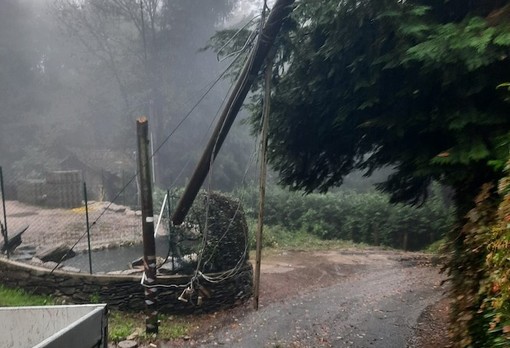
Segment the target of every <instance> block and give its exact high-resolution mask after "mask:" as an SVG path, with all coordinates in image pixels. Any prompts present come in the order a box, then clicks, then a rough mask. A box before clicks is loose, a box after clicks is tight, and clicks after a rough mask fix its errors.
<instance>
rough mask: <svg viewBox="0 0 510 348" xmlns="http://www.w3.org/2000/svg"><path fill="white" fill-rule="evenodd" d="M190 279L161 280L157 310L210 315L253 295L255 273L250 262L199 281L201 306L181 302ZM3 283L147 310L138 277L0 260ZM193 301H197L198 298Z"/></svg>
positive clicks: (72, 299)
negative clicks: (230, 273) (231, 272)
mask: <svg viewBox="0 0 510 348" xmlns="http://www.w3.org/2000/svg"><path fill="white" fill-rule="evenodd" d="M224 274H227V273H224ZM220 275H221V273H218V274H209V276H212V277H214V276H220ZM190 279H191V278H190V277H189V276H160V277H158V284H161V285H164V287H160V288H159V291H158V303H159V304H158V307H159V309H160V311H161V312H162V313H199V312H210V311H214V310H217V309H220V308H228V307H231V306H234V305H237V304H239V303H241V302H243V301H245V300H247V299H248V298H249V297H250V296H251V295H252V282H253V271H252V266H251V264H249V263H246V264H245V266H243V267H242V268H241V269H240V271H239V272H238V273H237V274H235V275H234V276H232V277H228V278H227V279H226V280H224V281H222V282H219V283H211V282H208V281H206V280H205V279H200V280H199V283H200V286H202V287H203V290H202V292H201V294H202V301H201V302H202V303H201V305H196V304H192V303H190V302H195V303H196V302H197V301H190V302H183V301H180V300H178V298H179V296H180V295H181V294H182V292H183V290H184V289H185V286H186V284H188V283H189V281H190ZM0 282H1V284H2V285H4V286H6V287H11V288H21V289H25V290H26V291H28V292H30V293H34V294H43V295H53V296H55V297H57V298H61V299H65V300H66V302H70V303H76V304H83V303H91V302H98V303H107V304H108V306H110V307H111V308H116V309H120V310H124V311H140V310H143V309H144V307H145V305H144V291H143V290H144V289H143V287H142V285H141V284H140V276H139V275H90V274H83V273H71V272H64V271H61V270H55V271H54V272H53V273H51V270H49V269H47V268H42V267H38V266H33V265H29V264H26V263H22V262H15V261H10V260H7V259H5V258H0ZM195 288H196V287H195ZM192 299H195V300H196V295H195V296H193V297H192Z"/></svg>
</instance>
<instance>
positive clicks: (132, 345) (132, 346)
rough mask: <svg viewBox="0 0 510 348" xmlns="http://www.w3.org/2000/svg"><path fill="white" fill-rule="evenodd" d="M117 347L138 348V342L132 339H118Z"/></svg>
mask: <svg viewBox="0 0 510 348" xmlns="http://www.w3.org/2000/svg"><path fill="white" fill-rule="evenodd" d="M117 347H118V348H138V342H136V341H133V340H125V341H120V342H119V343H118V344H117Z"/></svg>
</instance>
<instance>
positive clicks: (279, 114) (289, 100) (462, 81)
mask: <svg viewBox="0 0 510 348" xmlns="http://www.w3.org/2000/svg"><path fill="white" fill-rule="evenodd" d="M508 12H509V5H508V1H481V0H480V1H468V2H466V1H443V0H436V1H433V0H412V1H396V0H366V1H361V2H360V1H356V0H345V1H341V2H338V1H321V2H316V1H311V2H307V1H301V2H298V3H297V6H296V8H295V10H294V12H293V15H292V18H290V19H289V21H288V22H287V24H286V31H285V33H284V35H282V37H281V46H280V47H281V48H280V51H279V54H278V55H277V63H278V64H276V68H275V69H274V71H273V74H274V82H273V86H274V87H273V90H272V100H271V110H272V112H271V126H270V131H269V139H270V143H269V147H270V150H269V154H270V155H269V156H270V157H269V160H270V163H271V164H272V166H273V168H274V169H276V170H277V171H278V173H279V175H280V179H281V181H282V183H283V184H285V185H288V186H290V187H291V188H293V189H303V190H305V191H307V192H311V191H314V190H319V191H326V190H328V189H329V188H331V187H332V186H336V185H340V184H341V183H342V180H343V178H344V176H345V175H346V174H348V173H349V172H351V171H352V170H354V169H362V170H364V171H365V172H366V173H368V174H370V173H371V172H373V171H374V170H376V169H378V168H381V167H386V166H390V167H394V169H395V172H394V173H393V174H392V175H390V177H389V178H388V180H387V181H386V182H384V183H382V184H381V188H382V189H384V190H385V191H387V192H390V193H391V194H392V197H393V200H394V201H407V202H412V203H416V202H419V201H420V200H421V199H422V198H423V197H424V196H425V195H426V192H427V187H428V186H429V183H430V182H431V181H432V180H438V181H441V182H442V183H445V184H448V185H450V186H453V187H454V188H455V189H456V190H457V193H458V194H460V193H461V191H467V190H472V189H473V187H475V186H476V185H479V184H481V183H482V182H485V181H487V180H491V179H494V178H496V177H498V176H499V175H500V174H501V173H500V171H501V169H502V167H503V164H504V161H505V159H506V158H507V156H508V149H509V147H508V146H509V137H508V130H509V129H510V118H508V105H507V104H505V102H504V100H503V99H504V98H502V96H501V95H500V93H499V92H498V91H497V90H496V86H498V85H499V84H501V83H503V82H505V81H506V80H508V76H509V75H510V58H509V56H508V55H509V48H510V16H508V15H507V14H508ZM258 117H259V115H258V114H255V116H254V124H257V123H258ZM472 195H474V192H472V193H471V196H472Z"/></svg>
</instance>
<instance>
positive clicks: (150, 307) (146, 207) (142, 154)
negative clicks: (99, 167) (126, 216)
mask: <svg viewBox="0 0 510 348" xmlns="http://www.w3.org/2000/svg"><path fill="white" fill-rule="evenodd" d="M136 134H137V139H138V175H139V180H140V204H141V206H142V229H143V266H144V267H143V268H144V275H145V281H144V282H143V284H144V285H146V286H145V307H146V311H147V313H146V317H145V332H146V333H147V334H157V333H158V307H157V301H156V300H157V291H158V288H157V287H152V286H154V285H156V243H155V240H154V211H153V208H152V184H151V169H150V161H149V156H150V154H149V122H148V121H147V118H146V117H140V118H139V119H138V120H136Z"/></svg>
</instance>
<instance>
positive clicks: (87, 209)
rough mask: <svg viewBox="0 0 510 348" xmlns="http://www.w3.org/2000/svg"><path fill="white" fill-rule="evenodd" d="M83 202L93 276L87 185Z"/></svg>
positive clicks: (84, 184)
mask: <svg viewBox="0 0 510 348" xmlns="http://www.w3.org/2000/svg"><path fill="white" fill-rule="evenodd" d="M83 201H84V202H85V222H86V224H87V226H86V227H87V245H88V248H89V271H90V274H92V250H91V249H90V224H89V201H88V199H87V183H86V182H84V183H83Z"/></svg>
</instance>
